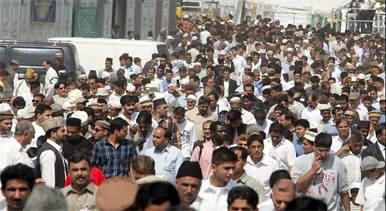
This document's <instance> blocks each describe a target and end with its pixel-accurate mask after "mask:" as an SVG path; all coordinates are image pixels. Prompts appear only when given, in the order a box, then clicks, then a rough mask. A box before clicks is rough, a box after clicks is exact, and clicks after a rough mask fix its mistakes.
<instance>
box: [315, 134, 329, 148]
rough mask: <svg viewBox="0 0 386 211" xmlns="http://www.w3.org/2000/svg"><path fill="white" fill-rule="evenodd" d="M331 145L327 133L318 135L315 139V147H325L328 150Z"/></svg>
mask: <svg viewBox="0 0 386 211" xmlns="http://www.w3.org/2000/svg"><path fill="white" fill-rule="evenodd" d="M331 144H332V138H331V136H330V135H329V134H327V133H319V134H318V135H316V137H315V146H316V147H325V148H330V147H331Z"/></svg>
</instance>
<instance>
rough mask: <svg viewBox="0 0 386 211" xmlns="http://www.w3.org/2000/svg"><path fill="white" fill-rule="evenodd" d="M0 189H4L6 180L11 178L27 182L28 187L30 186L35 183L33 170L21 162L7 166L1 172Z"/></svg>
mask: <svg viewBox="0 0 386 211" xmlns="http://www.w3.org/2000/svg"><path fill="white" fill-rule="evenodd" d="M0 178H1V189H2V190H5V188H6V187H7V182H8V181H10V180H13V179H19V180H23V181H25V182H27V184H28V186H29V188H30V189H31V190H32V188H33V187H34V185H35V179H36V178H35V173H34V170H33V169H32V168H31V167H29V166H27V165H25V164H22V163H18V164H16V165H12V166H8V167H6V168H5V169H3V171H2V172H1V176H0Z"/></svg>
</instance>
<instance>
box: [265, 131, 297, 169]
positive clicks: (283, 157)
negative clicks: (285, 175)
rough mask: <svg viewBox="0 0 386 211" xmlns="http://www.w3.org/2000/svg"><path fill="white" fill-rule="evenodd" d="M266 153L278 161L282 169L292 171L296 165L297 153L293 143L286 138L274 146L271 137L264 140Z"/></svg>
mask: <svg viewBox="0 0 386 211" xmlns="http://www.w3.org/2000/svg"><path fill="white" fill-rule="evenodd" d="M264 153H265V154H267V155H269V156H271V157H272V158H274V159H276V160H277V161H278V162H279V166H280V168H284V169H287V170H289V171H290V170H291V168H292V167H293V166H294V164H295V158H296V152H295V147H294V145H293V143H292V142H290V141H288V140H287V139H285V138H282V140H281V141H280V142H279V143H278V144H277V145H276V146H274V145H273V143H272V140H271V137H269V138H267V139H265V140H264Z"/></svg>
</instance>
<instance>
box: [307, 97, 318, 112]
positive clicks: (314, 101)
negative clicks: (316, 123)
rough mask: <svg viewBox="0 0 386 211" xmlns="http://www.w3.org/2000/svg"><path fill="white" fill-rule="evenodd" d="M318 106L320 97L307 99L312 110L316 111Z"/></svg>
mask: <svg viewBox="0 0 386 211" xmlns="http://www.w3.org/2000/svg"><path fill="white" fill-rule="evenodd" d="M317 105H318V96H317V95H310V96H308V97H307V106H308V107H309V108H311V109H315V108H316V106H317Z"/></svg>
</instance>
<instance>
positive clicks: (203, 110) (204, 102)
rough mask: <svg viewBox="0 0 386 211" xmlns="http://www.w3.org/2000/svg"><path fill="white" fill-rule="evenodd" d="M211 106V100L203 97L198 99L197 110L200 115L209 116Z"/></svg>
mask: <svg viewBox="0 0 386 211" xmlns="http://www.w3.org/2000/svg"><path fill="white" fill-rule="evenodd" d="M209 104H210V100H209V98H208V97H206V96H201V97H200V98H199V99H198V104H197V108H198V112H199V113H200V115H202V116H206V115H207V114H208V109H209Z"/></svg>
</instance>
